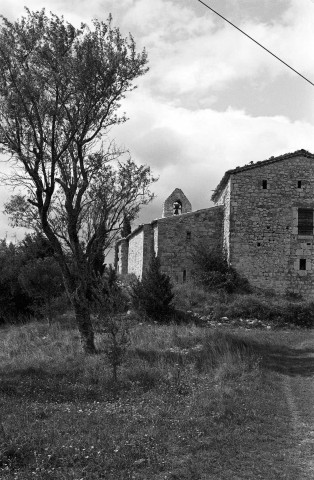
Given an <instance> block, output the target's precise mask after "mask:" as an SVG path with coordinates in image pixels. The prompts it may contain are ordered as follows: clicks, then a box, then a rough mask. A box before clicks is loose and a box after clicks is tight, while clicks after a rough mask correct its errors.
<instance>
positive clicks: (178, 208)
mask: <svg viewBox="0 0 314 480" xmlns="http://www.w3.org/2000/svg"><path fill="white" fill-rule="evenodd" d="M181 213H182V203H181V202H180V200H176V201H175V202H174V203H173V215H181Z"/></svg>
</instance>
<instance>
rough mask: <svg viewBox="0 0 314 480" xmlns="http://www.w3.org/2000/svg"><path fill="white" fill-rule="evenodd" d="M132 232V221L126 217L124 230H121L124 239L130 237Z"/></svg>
mask: <svg viewBox="0 0 314 480" xmlns="http://www.w3.org/2000/svg"><path fill="white" fill-rule="evenodd" d="M131 231H132V229H131V222H130V219H129V217H127V216H124V219H123V226H122V230H121V237H122V238H125V237H127V236H128V235H130V233H131Z"/></svg>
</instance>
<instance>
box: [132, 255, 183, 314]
mask: <svg viewBox="0 0 314 480" xmlns="http://www.w3.org/2000/svg"><path fill="white" fill-rule="evenodd" d="M173 297H174V294H173V291H172V284H171V281H170V277H169V276H168V275H166V274H165V273H162V272H161V269H160V260H159V258H158V257H157V256H156V255H154V256H153V257H152V259H151V261H150V264H149V266H148V268H147V270H146V271H145V272H144V274H143V277H142V280H139V279H138V278H137V279H136V280H135V281H134V283H133V285H132V288H131V298H132V303H133V307H134V308H135V310H137V311H138V312H141V313H145V314H146V315H147V316H148V317H149V318H151V319H153V320H155V321H167V320H169V319H170V317H171V314H173V312H174V309H173V306H172V300H173Z"/></svg>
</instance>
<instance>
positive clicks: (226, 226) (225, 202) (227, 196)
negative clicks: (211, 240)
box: [216, 179, 231, 262]
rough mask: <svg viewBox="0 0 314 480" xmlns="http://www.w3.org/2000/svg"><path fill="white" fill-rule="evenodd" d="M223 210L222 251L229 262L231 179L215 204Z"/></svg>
mask: <svg viewBox="0 0 314 480" xmlns="http://www.w3.org/2000/svg"><path fill="white" fill-rule="evenodd" d="M216 204H217V205H222V206H223V209H224V213H223V216H224V221H223V250H224V253H225V254H226V257H227V260H228V262H230V205H231V179H229V181H228V183H227V185H226V187H225V189H224V191H223V192H222V195H221V197H220V198H219V200H218V201H217V203H216Z"/></svg>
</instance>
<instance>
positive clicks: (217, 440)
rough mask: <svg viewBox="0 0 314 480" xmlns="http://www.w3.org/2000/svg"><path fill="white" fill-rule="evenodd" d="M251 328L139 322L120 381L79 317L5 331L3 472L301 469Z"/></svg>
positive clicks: (152, 474)
mask: <svg viewBox="0 0 314 480" xmlns="http://www.w3.org/2000/svg"><path fill="white" fill-rule="evenodd" d="M265 334H266V332H265ZM253 337H254V335H253V333H251V334H250V335H249V334H246V338H243V334H242V333H241V334H238V335H235V334H234V333H233V334H231V333H228V332H227V331H219V330H216V329H212V330H205V329H201V328H197V327H195V326H180V327H178V326H171V325H170V326H158V325H155V324H153V325H147V324H143V325H135V326H134V327H133V328H132V329H131V344H130V347H129V350H128V353H127V358H126V360H125V363H124V365H123V366H122V368H121V371H120V375H119V382H118V383H114V382H113V381H112V378H111V370H110V367H109V365H108V362H107V358H106V356H105V355H104V354H100V355H97V356H93V357H84V356H83V355H82V353H81V350H80V344H79V338H78V335H77V333H76V331H75V330H74V329H72V328H63V327H62V326H61V324H59V323H57V324H55V325H52V326H50V327H48V326H47V325H43V324H38V323H32V324H29V325H24V326H20V327H11V328H7V329H6V330H2V332H1V338H0V377H1V383H0V411H1V421H0V424H1V425H2V427H1V428H0V477H1V478H2V479H4V480H13V479H16V480H31V479H32V480H33V479H45V480H49V479H51V480H59V479H60V480H61V479H73V480H80V479H88V480H93V479H95V480H96V479H97V480H98V479H106V480H111V479H112V480H118V479H121V480H122V479H123V480H127V479H142V480H146V479H153V480H161V479H169V480H170V479H171V480H175V479H180V480H184V479H187V480H191V479H192V480H193V479H199V480H201V479H217V480H218V479H219V480H224V479H230V480H231V479H232V480H233V479H250V480H251V479H253V478H254V479H258V478H262V479H268V480H271V479H276V480H278V479H294V480H295V479H297V478H298V471H297V467H296V466H294V465H292V464H291V463H290V460H289V455H288V453H289V448H291V447H292V446H293V445H292V442H291V439H290V437H291V432H290V425H289V422H290V420H289V418H287V413H286V412H287V409H286V405H285V400H284V398H283V395H282V392H281V387H280V383H278V378H279V377H278V376H277V374H276V373H272V372H268V371H267V373H265V371H264V370H263V369H262V368H261V366H260V363H261V361H260V358H259V355H260V352H261V349H260V350H258V349H257V348H256V345H255V343H254V342H256V334H255V337H254V338H253ZM269 338H270V337H268V339H267V338H265V341H264V340H263V342H264V343H263V348H264V350H265V348H266V347H265V345H267V342H268V340H269ZM278 341H279V340H278ZM278 341H277V340H276V342H277V343H278ZM276 342H274V344H275V343H276ZM97 343H98V347H99V348H100V349H101V348H102V344H103V341H102V339H101V338H100V337H98V338H97ZM270 343H271V342H270ZM256 352H258V353H256ZM274 425H276V428H274ZM1 439H2V441H1Z"/></svg>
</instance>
